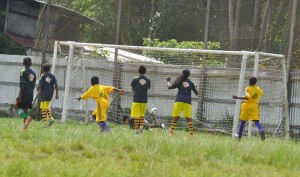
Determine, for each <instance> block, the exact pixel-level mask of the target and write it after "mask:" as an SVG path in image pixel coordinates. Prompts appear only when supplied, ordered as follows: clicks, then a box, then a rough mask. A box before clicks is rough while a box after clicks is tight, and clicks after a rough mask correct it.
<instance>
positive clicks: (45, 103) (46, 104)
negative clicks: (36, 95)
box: [40, 101, 50, 109]
mask: <svg viewBox="0 0 300 177" xmlns="http://www.w3.org/2000/svg"><path fill="white" fill-rule="evenodd" d="M49 106H50V101H41V103H40V108H41V109H49Z"/></svg>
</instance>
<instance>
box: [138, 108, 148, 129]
mask: <svg viewBox="0 0 300 177" xmlns="http://www.w3.org/2000/svg"><path fill="white" fill-rule="evenodd" d="M139 107H140V118H139V124H140V128H143V127H144V123H145V111H146V107H147V104H146V103H139Z"/></svg>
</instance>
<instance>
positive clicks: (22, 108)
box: [17, 101, 32, 129]
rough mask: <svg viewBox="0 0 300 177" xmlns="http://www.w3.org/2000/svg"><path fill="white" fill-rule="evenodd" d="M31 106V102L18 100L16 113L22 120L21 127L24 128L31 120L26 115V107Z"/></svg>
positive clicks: (29, 107)
mask: <svg viewBox="0 0 300 177" xmlns="http://www.w3.org/2000/svg"><path fill="white" fill-rule="evenodd" d="M31 108H32V103H31V102H23V101H22V102H20V103H19V107H18V110H17V112H18V115H19V117H21V118H23V120H24V127H23V129H26V128H27V127H28V125H29V123H30V122H31V117H30V116H29V115H28V109H31Z"/></svg>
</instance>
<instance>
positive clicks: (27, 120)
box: [23, 116, 31, 129]
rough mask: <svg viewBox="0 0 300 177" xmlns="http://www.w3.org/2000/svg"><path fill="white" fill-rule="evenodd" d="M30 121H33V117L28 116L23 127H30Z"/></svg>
mask: <svg viewBox="0 0 300 177" xmlns="http://www.w3.org/2000/svg"><path fill="white" fill-rule="evenodd" d="M30 122H31V117H30V116H28V117H27V119H26V120H25V123H24V127H23V129H26V128H27V127H28V125H29V123H30Z"/></svg>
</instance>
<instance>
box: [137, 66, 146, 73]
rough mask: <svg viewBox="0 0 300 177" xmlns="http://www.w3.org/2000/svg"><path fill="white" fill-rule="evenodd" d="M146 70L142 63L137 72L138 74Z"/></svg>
mask: <svg viewBox="0 0 300 177" xmlns="http://www.w3.org/2000/svg"><path fill="white" fill-rule="evenodd" d="M146 71H147V69H146V67H145V66H144V65H142V66H140V67H139V73H140V74H146Z"/></svg>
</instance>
